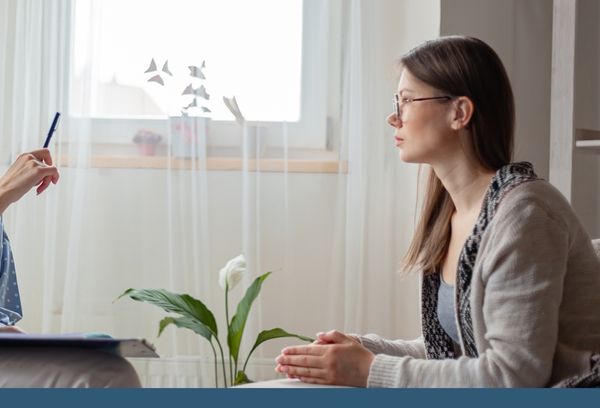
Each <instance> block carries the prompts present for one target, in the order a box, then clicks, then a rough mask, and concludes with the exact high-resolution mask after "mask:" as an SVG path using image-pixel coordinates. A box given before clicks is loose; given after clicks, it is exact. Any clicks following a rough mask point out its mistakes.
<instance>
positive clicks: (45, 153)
mask: <svg viewBox="0 0 600 408" xmlns="http://www.w3.org/2000/svg"><path fill="white" fill-rule="evenodd" d="M29 154H31V155H33V156H34V157H35V158H36V159H38V160H40V161H43V162H44V163H46V164H47V165H48V166H52V155H51V154H50V150H48V149H39V150H34V151H32V152H29Z"/></svg>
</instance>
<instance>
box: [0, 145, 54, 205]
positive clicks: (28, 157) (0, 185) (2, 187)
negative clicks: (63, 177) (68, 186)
mask: <svg viewBox="0 0 600 408" xmlns="http://www.w3.org/2000/svg"><path fill="white" fill-rule="evenodd" d="M59 177H60V176H59V174H58V169H57V168H56V167H55V166H53V165H52V156H51V155H50V151H49V150H48V149H40V150H34V151H32V152H29V153H23V154H21V155H20V156H19V157H18V158H17V160H15V162H14V163H13V164H12V165H11V166H10V168H9V169H8V170H7V171H6V173H5V174H4V175H3V176H2V177H1V178H0V214H2V213H4V210H6V208H7V207H8V206H9V205H11V204H12V203H14V202H15V201H18V200H19V199H20V198H21V197H23V195H24V194H25V193H27V192H28V191H29V190H31V189H32V188H33V187H35V186H37V189H36V192H37V194H41V193H42V192H43V191H44V190H46V188H48V186H49V185H50V183H53V184H56V183H57V182H58V179H59Z"/></svg>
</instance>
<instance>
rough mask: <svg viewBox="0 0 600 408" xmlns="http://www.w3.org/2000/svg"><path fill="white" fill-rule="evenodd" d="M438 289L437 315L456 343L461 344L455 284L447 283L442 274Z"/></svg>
mask: <svg viewBox="0 0 600 408" xmlns="http://www.w3.org/2000/svg"><path fill="white" fill-rule="evenodd" d="M440 281H441V284H440V290H439V291H438V303H437V315H438V320H439V321H440V325H441V326H442V328H443V329H444V331H445V332H446V334H448V336H450V338H451V339H452V340H454V342H455V343H456V344H460V340H459V339H458V330H457V328H456V311H455V310H454V286H452V285H449V284H447V283H446V282H445V281H444V279H443V278H442V277H441V276H440Z"/></svg>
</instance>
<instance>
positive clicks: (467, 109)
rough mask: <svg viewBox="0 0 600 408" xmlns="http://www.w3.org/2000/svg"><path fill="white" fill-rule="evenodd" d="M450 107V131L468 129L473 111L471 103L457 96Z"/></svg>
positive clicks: (465, 98) (473, 107) (463, 97)
mask: <svg viewBox="0 0 600 408" xmlns="http://www.w3.org/2000/svg"><path fill="white" fill-rule="evenodd" d="M452 105H453V107H454V108H453V110H452V123H451V126H452V129H454V130H460V129H463V128H468V127H469V123H470V122H471V118H472V117H473V112H474V111H475V105H473V101H471V99H470V98H467V97H466V96H459V97H457V98H456V99H455V100H454V101H453V103H452Z"/></svg>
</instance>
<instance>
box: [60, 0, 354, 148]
mask: <svg viewBox="0 0 600 408" xmlns="http://www.w3.org/2000/svg"><path fill="white" fill-rule="evenodd" d="M302 13H303V16H302V59H301V60H302V71H301V72H302V76H301V103H300V118H299V120H298V121H295V122H278V121H273V122H262V121H261V122H248V124H249V125H254V126H258V127H259V129H260V137H261V140H262V141H264V142H265V144H266V146H269V147H275V148H283V147H287V148H293V149H294V148H296V149H319V150H326V149H327V147H328V146H329V145H330V144H331V143H330V140H329V136H330V135H329V133H330V127H331V126H330V124H331V118H332V117H338V112H339V110H338V108H337V107H338V105H339V100H340V92H339V83H340V76H341V75H340V72H341V63H340V61H341V51H340V44H341V14H342V4H341V0H333V1H327V2H323V1H322V0H303V6H302ZM315 22H316V23H315ZM73 24H74V20H73V23H72V26H73ZM323 38H325V41H323ZM71 54H72V53H71ZM72 63H73V61H70V64H69V66H72ZM69 82H70V81H69ZM67 86H69V87H70V83H69V84H67ZM67 95H70V93H69V92H67ZM67 99H68V97H67ZM67 106H69V101H68V100H67ZM69 121H70V122H71V130H72V131H71V133H72V134H71V135H70V136H69V135H66V138H65V139H66V141H67V142H72V141H73V138H76V137H77V134H78V133H80V131H83V130H85V131H86V134H89V136H90V140H91V142H92V143H93V144H111V145H115V146H118V145H130V144H131V139H132V137H133V135H134V134H135V133H136V132H137V130H139V129H147V130H153V131H156V132H158V133H161V134H165V135H166V134H167V131H168V127H169V121H168V119H167V118H141V117H137V118H136V117H132V118H107V117H91V118H88V117H85V118H82V117H77V116H71V115H70V114H69ZM284 134H286V135H287V140H284V137H283V135H284ZM241 135H242V128H241V126H239V125H238V124H237V123H236V122H235V121H234V120H233V118H232V120H211V121H210V131H209V136H208V140H207V145H208V147H216V148H220V147H239V146H240V145H241Z"/></svg>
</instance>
